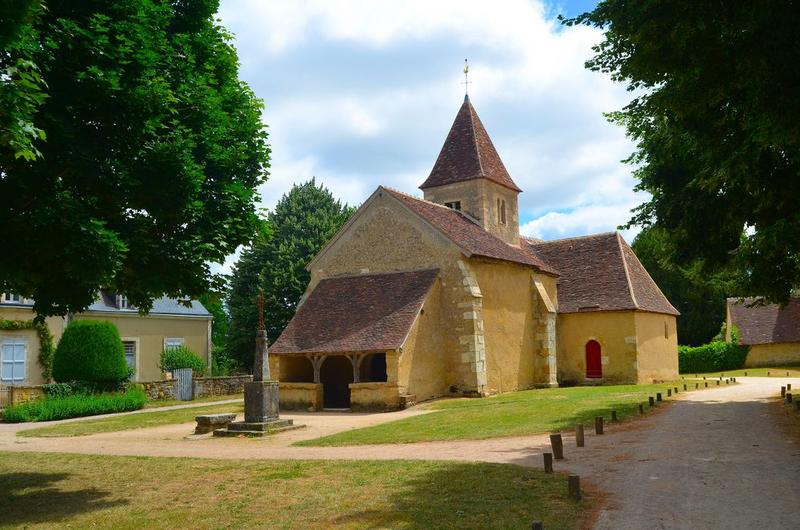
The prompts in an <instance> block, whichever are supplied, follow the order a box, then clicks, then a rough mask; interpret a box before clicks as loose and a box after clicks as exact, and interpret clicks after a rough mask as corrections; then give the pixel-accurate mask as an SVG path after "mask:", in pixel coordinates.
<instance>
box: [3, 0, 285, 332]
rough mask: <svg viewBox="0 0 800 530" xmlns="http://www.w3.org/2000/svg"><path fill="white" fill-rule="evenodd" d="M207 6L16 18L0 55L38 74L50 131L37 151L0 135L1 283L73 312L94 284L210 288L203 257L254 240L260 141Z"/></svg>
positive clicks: (254, 112)
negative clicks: (19, 24)
mask: <svg viewBox="0 0 800 530" xmlns="http://www.w3.org/2000/svg"><path fill="white" fill-rule="evenodd" d="M217 8H218V0H196V1H192V2H178V1H168V0H111V1H109V0H84V1H81V2H68V1H64V0H51V1H49V2H47V5H46V7H45V8H43V9H41V10H39V11H37V12H36V13H37V15H36V16H33V17H28V19H25V20H29V23H28V25H27V29H25V30H24V32H23V33H24V35H25V36H26V38H27V39H28V41H26V42H29V43H31V44H30V45H25V46H23V45H15V46H12V47H10V48H8V49H7V50H6V51H5V53H3V59H2V60H3V61H4V62H3V63H2V66H6V67H7V66H8V65H13V64H18V63H19V61H28V62H29V63H30V64H32V65H35V67H36V68H37V71H38V72H40V74H41V78H42V81H43V83H44V85H43V86H46V95H47V97H46V99H43V100H42V101H40V102H38V105H36V106H35V109H34V112H33V116H32V118H33V122H34V123H35V124H36V127H38V128H40V129H41V130H42V131H44V133H46V139H44V140H39V141H37V143H36V144H35V146H36V148H37V149H38V151H39V152H40V156H38V157H33V158H31V157H29V156H18V153H14V149H8V148H7V147H8V141H6V140H3V141H4V142H5V144H0V197H2V198H3V203H4V204H3V208H0V226H2V228H3V229H2V231H0V248H2V249H3V252H2V253H0V290H10V291H13V292H17V293H20V294H22V295H24V296H27V297H30V298H33V299H34V300H35V304H36V305H35V310H36V312H37V313H38V314H39V315H40V316H44V315H51V314H64V313H66V312H77V311H80V310H82V309H84V308H85V307H86V306H88V305H89V304H90V303H91V302H92V301H93V300H94V298H95V294H96V293H97V291H98V289H100V288H107V289H109V290H111V291H113V292H119V293H124V294H125V295H127V297H128V299H129V300H130V302H131V304H132V305H135V306H136V307H139V308H142V309H143V310H145V311H146V310H147V309H149V308H150V307H151V303H152V300H153V298H155V297H159V296H162V295H167V296H172V297H176V298H177V297H180V298H197V297H199V296H200V295H202V294H203V293H205V292H208V291H209V290H213V289H218V288H220V286H221V283H222V280H221V277H219V276H215V275H213V274H211V272H210V267H209V263H211V262H218V263H221V262H223V261H224V259H225V257H226V256H227V255H229V254H231V253H233V252H234V251H235V249H236V248H237V247H239V246H240V245H242V244H246V243H248V242H249V241H250V240H251V238H252V235H253V233H254V231H255V229H256V227H257V223H258V217H257V215H256V209H255V203H256V201H257V199H258V195H257V192H256V188H257V186H258V185H259V184H260V183H262V182H263V181H264V178H265V169H266V166H267V163H268V158H269V149H268V147H267V144H266V131H265V129H264V126H263V125H262V123H261V114H260V111H261V102H260V101H259V100H258V99H257V98H256V97H255V96H254V94H253V93H252V91H251V90H250V89H249V88H248V86H247V85H246V84H244V83H243V82H242V81H240V80H239V79H238V62H237V56H236V51H235V50H234V48H233V47H232V45H231V37H230V35H229V33H228V32H227V31H226V30H225V29H224V28H223V27H222V26H220V25H219V24H218V23H217V22H215V20H214V14H215V12H216V10H217ZM2 22H3V23H5V20H3V21H2ZM17 40H19V39H17ZM15 42H16V41H15ZM13 79H14V78H13V77H12V80H13ZM7 81H8V80H4V81H2V83H4V84H3V89H4V90H3V96H2V97H3V98H5V97H6V90H5V89H6V85H7V84H8V82H7ZM9 97H15V96H13V93H12V95H11V96H9ZM17 99H18V98H17ZM3 106H5V105H3ZM2 119H3V121H2V122H0V127H2V129H0V136H2V138H4V139H5V138H6V137H7V135H8V134H12V133H13V131H11V133H9V130H8V127H7V123H6V121H7V120H6V117H5V116H2Z"/></svg>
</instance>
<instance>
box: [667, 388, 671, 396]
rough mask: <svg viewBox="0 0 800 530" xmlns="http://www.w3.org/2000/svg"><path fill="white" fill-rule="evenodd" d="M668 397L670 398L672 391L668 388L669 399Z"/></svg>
mask: <svg viewBox="0 0 800 530" xmlns="http://www.w3.org/2000/svg"><path fill="white" fill-rule="evenodd" d="M670 396H672V390H671V389H669V388H668V389H667V397H670Z"/></svg>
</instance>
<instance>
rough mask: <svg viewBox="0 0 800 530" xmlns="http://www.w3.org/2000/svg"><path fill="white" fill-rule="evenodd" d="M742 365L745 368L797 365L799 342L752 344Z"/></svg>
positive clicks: (799, 351) (799, 360) (799, 349)
mask: <svg viewBox="0 0 800 530" xmlns="http://www.w3.org/2000/svg"><path fill="white" fill-rule="evenodd" d="M744 365H745V366H746V367H747V368H757V367H760V366H798V365H800V342H779V343H774V344H752V345H750V350H749V351H748V352H747V359H745V363H744Z"/></svg>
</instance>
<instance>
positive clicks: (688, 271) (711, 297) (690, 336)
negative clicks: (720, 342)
mask: <svg viewBox="0 0 800 530" xmlns="http://www.w3.org/2000/svg"><path fill="white" fill-rule="evenodd" d="M631 246H632V247H633V250H634V252H636V256H637V257H638V258H639V260H640V261H641V262H642V265H644V266H645V268H646V269H647V272H649V273H650V275H651V276H652V277H653V280H655V282H656V283H657V284H658V286H659V287H660V288H661V290H662V291H663V292H664V295H665V296H666V297H667V299H668V300H669V301H670V302H672V305H674V306H675V307H676V308H677V309H678V311H680V312H681V316H680V318H679V319H678V341H679V343H680V344H687V345H690V346H699V345H700V344H705V343H707V342H709V341H710V340H711V339H712V338H714V337H715V336H716V335H717V334H718V333H719V330H720V327H721V326H722V323H723V322H724V321H725V300H726V298H727V297H728V296H732V295H734V294H735V293H734V292H733V291H734V289H735V287H734V286H735V279H736V276H735V273H734V272H733V271H729V270H725V271H720V272H718V273H716V274H714V275H707V274H704V273H703V272H702V267H701V264H700V263H699V262H695V263H692V264H689V265H683V266H682V265H678V264H676V263H675V248H674V244H673V242H672V241H671V240H670V237H669V234H667V233H666V232H665V231H664V230H663V229H661V228H659V227H656V226H650V227H647V228H645V229H644V230H642V231H641V232H640V233H639V235H638V236H636V239H634V240H633V244H632V245H631Z"/></svg>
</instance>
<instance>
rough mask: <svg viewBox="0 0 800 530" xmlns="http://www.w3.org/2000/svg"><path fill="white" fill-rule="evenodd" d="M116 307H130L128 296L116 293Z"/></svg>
mask: <svg viewBox="0 0 800 530" xmlns="http://www.w3.org/2000/svg"><path fill="white" fill-rule="evenodd" d="M117 307H118V308H119V309H130V307H131V305H130V304H129V303H128V297H127V296H124V295H121V294H118V295H117Z"/></svg>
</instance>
